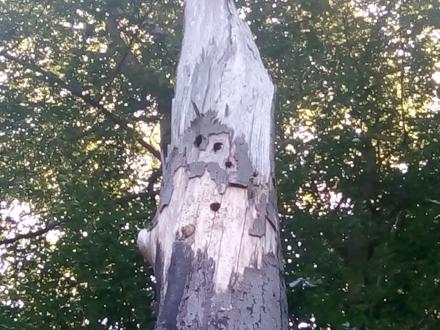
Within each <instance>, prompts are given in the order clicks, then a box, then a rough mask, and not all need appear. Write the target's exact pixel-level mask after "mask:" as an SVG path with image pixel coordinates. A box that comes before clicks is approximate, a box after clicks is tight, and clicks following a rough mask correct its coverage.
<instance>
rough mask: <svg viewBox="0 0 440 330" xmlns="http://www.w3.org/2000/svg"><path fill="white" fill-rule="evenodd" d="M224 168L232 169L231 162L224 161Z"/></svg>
mask: <svg viewBox="0 0 440 330" xmlns="http://www.w3.org/2000/svg"><path fill="white" fill-rule="evenodd" d="M225 166H226V167H227V168H231V167H232V162H231V161H230V160H228V161H226V163H225Z"/></svg>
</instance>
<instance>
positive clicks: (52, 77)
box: [0, 52, 161, 160]
mask: <svg viewBox="0 0 440 330" xmlns="http://www.w3.org/2000/svg"><path fill="white" fill-rule="evenodd" d="M0 55H2V56H4V57H5V58H7V59H9V60H11V61H13V62H16V63H18V64H19V65H21V66H23V67H25V68H27V69H29V70H31V71H33V72H38V73H39V74H41V77H38V76H37V78H39V79H41V80H43V81H44V82H47V83H49V84H50V85H53V86H59V87H61V88H64V89H66V90H68V91H69V92H70V93H71V94H72V95H74V96H76V97H78V98H80V99H82V100H83V101H84V102H85V103H86V104H88V105H89V106H91V107H93V108H95V109H97V110H98V111H99V112H101V113H102V114H104V116H105V117H106V118H107V119H109V120H111V121H112V122H113V123H115V124H117V125H119V127H121V128H122V129H124V130H125V131H126V132H127V134H128V135H129V136H130V137H132V138H134V139H135V140H136V141H137V142H138V143H139V144H140V145H142V146H143V147H144V148H145V149H147V150H148V151H149V152H150V153H151V154H152V155H153V156H154V157H156V158H157V159H159V160H160V159H161V157H160V152H159V151H158V150H156V149H155V148H154V147H153V146H152V145H151V144H149V143H148V142H146V141H145V140H144V139H143V138H141V137H140V136H139V134H138V133H137V132H136V130H134V129H133V128H132V127H130V126H129V125H128V123H127V122H125V121H124V120H123V119H121V118H119V117H118V116H117V115H115V114H114V113H113V112H111V111H109V110H108V109H106V108H105V107H104V106H103V105H102V104H100V103H99V102H97V101H96V100H94V99H93V98H92V97H91V96H90V95H88V94H87V93H85V92H84V91H82V90H81V88H80V87H78V86H73V85H70V84H68V83H67V82H65V81H64V80H62V79H61V78H59V77H58V76H57V75H56V74H54V73H52V72H50V71H46V70H44V69H43V68H41V67H39V66H38V65H35V64H33V63H29V62H26V61H24V60H22V59H19V58H16V57H15V56H12V55H10V54H9V53H7V52H1V53H0Z"/></svg>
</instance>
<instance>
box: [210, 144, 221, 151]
mask: <svg viewBox="0 0 440 330" xmlns="http://www.w3.org/2000/svg"><path fill="white" fill-rule="evenodd" d="M222 147H223V143H221V142H216V143H214V147H213V148H212V149H213V150H214V152H217V151H219V150H220V149H221V148H222Z"/></svg>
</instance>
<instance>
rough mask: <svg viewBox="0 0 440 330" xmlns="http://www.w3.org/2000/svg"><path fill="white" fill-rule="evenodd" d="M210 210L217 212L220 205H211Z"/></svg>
mask: <svg viewBox="0 0 440 330" xmlns="http://www.w3.org/2000/svg"><path fill="white" fill-rule="evenodd" d="M210 208H211V210H212V211H214V212H217V211H218V210H219V209H220V203H212V204H211V205H210Z"/></svg>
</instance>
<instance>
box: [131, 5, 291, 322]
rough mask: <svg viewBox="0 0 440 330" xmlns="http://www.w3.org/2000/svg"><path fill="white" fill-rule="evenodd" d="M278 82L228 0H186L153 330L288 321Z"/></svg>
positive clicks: (150, 237) (144, 237)
mask: <svg viewBox="0 0 440 330" xmlns="http://www.w3.org/2000/svg"><path fill="white" fill-rule="evenodd" d="M273 96H274V86H273V84H272V82H271V80H270V77H269V75H268V73H267V72H266V70H265V68H264V67H263V64H262V61H261V58H260V55H259V52H258V50H257V48H256V45H255V43H254V40H253V37H252V34H251V32H250V30H249V28H248V26H247V25H246V24H245V23H244V22H242V21H241V20H240V19H239V17H238V14H237V11H236V9H235V7H234V5H233V2H232V1H231V0H187V1H186V3H185V33H184V40H183V47H182V53H181V58H180V61H179V66H178V71H177V87H176V94H175V99H174V101H173V109H172V143H171V145H170V146H169V148H168V150H169V153H168V157H167V162H166V166H165V169H164V178H163V182H162V188H161V194H160V204H159V207H158V211H157V214H156V216H155V219H154V220H153V224H152V226H151V227H150V228H149V229H144V230H142V231H141V232H140V234H139V237H138V245H139V248H140V250H141V252H142V254H143V255H144V257H145V259H146V260H147V261H148V262H149V263H150V264H151V265H152V266H153V268H154V273H155V276H156V279H157V285H158V292H159V304H158V306H159V307H158V320H157V324H156V329H157V330H165V329H167V330H173V329H202V330H204V329H240V330H246V329H267V330H278V329H283V330H284V329H287V326H288V325H287V323H288V320H287V303H286V293H285V286H284V281H283V276H282V259H281V256H280V242H279V226H278V213H277V206H276V192H275V187H274V162H273V157H274V156H273V148H274V141H273V140H274V139H273V111H272V109H273V108H272V102H273Z"/></svg>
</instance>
